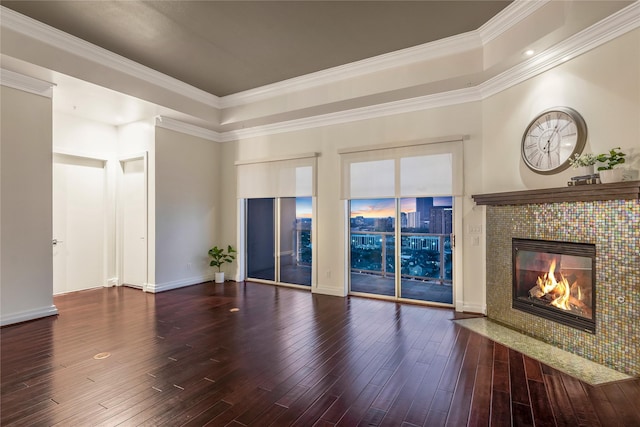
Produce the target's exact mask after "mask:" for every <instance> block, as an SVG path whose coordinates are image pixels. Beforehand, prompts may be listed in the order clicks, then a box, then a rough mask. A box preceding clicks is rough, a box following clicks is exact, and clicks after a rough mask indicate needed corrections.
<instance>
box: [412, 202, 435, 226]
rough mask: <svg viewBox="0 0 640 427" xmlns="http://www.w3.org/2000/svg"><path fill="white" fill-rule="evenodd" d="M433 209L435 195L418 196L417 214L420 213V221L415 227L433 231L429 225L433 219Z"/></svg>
mask: <svg viewBox="0 0 640 427" xmlns="http://www.w3.org/2000/svg"><path fill="white" fill-rule="evenodd" d="M431 209H433V197H418V198H417V199H416V214H417V215H418V222H417V224H418V225H417V226H416V227H415V228H422V229H425V230H428V232H431V233H433V231H432V230H430V227H429V221H430V220H431Z"/></svg>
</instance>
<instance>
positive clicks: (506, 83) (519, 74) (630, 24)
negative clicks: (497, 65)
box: [478, 2, 640, 99]
mask: <svg viewBox="0 0 640 427" xmlns="http://www.w3.org/2000/svg"><path fill="white" fill-rule="evenodd" d="M638 27H640V2H635V3H632V4H630V5H629V6H627V7H626V8H624V9H622V10H619V11H618V12H616V13H614V14H612V15H610V16H608V17H607V18H605V19H603V20H602V21H600V22H596V23H595V24H593V25H592V26H591V27H589V28H586V29H584V30H582V31H580V32H579V33H577V34H575V35H573V36H571V37H569V38H567V39H566V40H563V41H562V42H560V43H558V44H556V45H555V46H553V47H551V48H550V49H547V50H546V51H544V52H541V53H540V54H538V55H536V56H534V57H532V58H530V59H529V60H527V61H525V62H522V63H520V64H518V65H516V66H514V67H512V68H510V69H509V70H507V71H505V72H503V73H501V74H499V75H497V76H495V77H493V78H491V79H489V80H487V81H485V82H483V83H481V84H480V85H478V89H479V90H480V92H481V93H482V98H483V99H484V98H488V97H490V96H492V95H495V94H496V93H498V92H502V91H503V90H505V89H508V88H510V87H512V86H515V85H516V84H518V83H522V82H523V81H525V80H528V79H530V78H532V77H535V76H537V75H538V74H541V73H544V72H545V71H548V70H550V69H552V68H553V67H556V66H558V65H560V64H562V63H564V62H566V61H567V60H571V59H573V58H575V57H577V56H580V55H582V54H583V53H586V52H588V51H590V50H592V49H595V48H596V47H598V46H601V45H603V44H605V43H607V42H609V41H611V40H613V39H615V38H617V37H620V36H621V35H623V34H625V33H627V32H629V31H633V30H635V29H636V28H638Z"/></svg>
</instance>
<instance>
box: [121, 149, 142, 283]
mask: <svg viewBox="0 0 640 427" xmlns="http://www.w3.org/2000/svg"><path fill="white" fill-rule="evenodd" d="M144 166H145V161H144V158H139V159H132V160H126V161H123V162H122V168H123V185H122V199H121V200H122V209H123V211H122V283H123V284H125V285H129V286H134V287H137V288H143V287H144V285H145V283H146V281H147V207H146V190H145V188H146V186H145V167H144Z"/></svg>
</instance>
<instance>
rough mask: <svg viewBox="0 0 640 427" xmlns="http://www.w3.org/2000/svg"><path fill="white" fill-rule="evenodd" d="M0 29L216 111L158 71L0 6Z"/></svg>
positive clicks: (212, 99) (210, 101)
mask: <svg viewBox="0 0 640 427" xmlns="http://www.w3.org/2000/svg"><path fill="white" fill-rule="evenodd" d="M0 12H1V15H2V20H1V21H0V26H1V27H2V28H7V29H9V30H11V31H15V32H16V33H19V34H22V35H25V36H27V37H30V38H33V39H35V40H38V41H39V42H42V43H45V44H48V45H49V46H53V47H55V48H57V49H62V50H64V51H66V52H69V53H71V54H73V55H77V56H79V57H81V58H84V59H87V60H90V61H93V62H96V63H98V64H100V65H102V66H104V67H106V68H109V69H112V70H116V71H120V72H122V73H125V74H128V75H130V76H132V77H135V78H138V79H141V80H143V81H145V82H148V83H151V84H155V85H157V86H160V87H162V88H164V89H167V90H169V91H171V92H174V93H176V94H179V95H181V96H185V97H187V98H189V99H192V100H194V101H197V102H200V103H203V104H205V105H208V106H211V107H216V108H220V98H219V97H217V96H215V95H212V94H210V93H208V92H205V91H203V90H201V89H198V88H196V87H193V86H191V85H189V84H186V83H184V82H182V81H180V80H178V79H175V78H173V77H170V76H168V75H166V74H163V73H161V72H159V71H156V70H154V69H151V68H149V67H145V66H144V65H141V64H138V63H137V62H135V61H132V60H130V59H127V58H125V57H123V56H120V55H118V54H115V53H113V52H111V51H108V50H106V49H103V48H101V47H99V46H96V45H94V44H92V43H89V42H87V41H85V40H82V39H80V38H78V37H75V36H72V35H70V34H67V33H65V32H63V31H60V30H58V29H56V28H53V27H50V26H49V25H46V24H43V23H42V22H40V21H36V20H35V19H32V18H29V17H28V16H25V15H22V14H21V13H18V12H15V11H13V10H11V9H9V8H7V7H5V6H1V5H0Z"/></svg>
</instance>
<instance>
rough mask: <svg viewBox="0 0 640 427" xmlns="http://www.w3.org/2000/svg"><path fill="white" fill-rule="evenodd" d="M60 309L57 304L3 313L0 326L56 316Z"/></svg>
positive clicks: (0, 317)
mask: <svg viewBox="0 0 640 427" xmlns="http://www.w3.org/2000/svg"><path fill="white" fill-rule="evenodd" d="M56 314H58V309H57V308H56V306H55V305H50V306H47V307H39V308H34V309H32V310H25V311H21V312H18V313H11V314H3V315H2V316H0V326H5V325H12V324H14V323H20V322H26V321H28V320H34V319H40V318H42V317H48V316H55V315H56Z"/></svg>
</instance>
